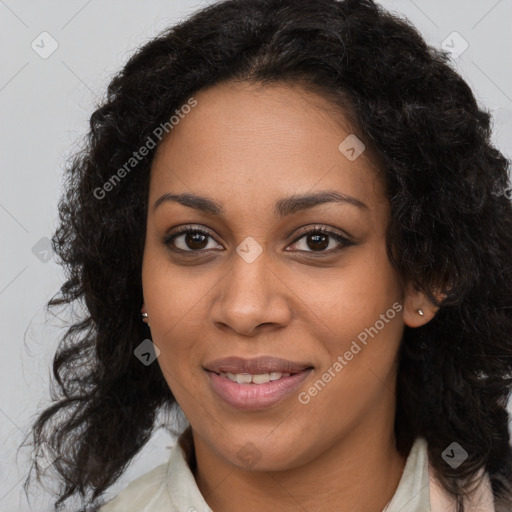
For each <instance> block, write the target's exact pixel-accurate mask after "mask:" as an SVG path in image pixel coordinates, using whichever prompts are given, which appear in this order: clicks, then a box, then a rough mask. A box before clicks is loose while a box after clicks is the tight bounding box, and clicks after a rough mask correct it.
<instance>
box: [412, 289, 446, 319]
mask: <svg viewBox="0 0 512 512" xmlns="http://www.w3.org/2000/svg"><path fill="white" fill-rule="evenodd" d="M443 297H446V295H445V294H442V293H439V294H438V295H436V298H437V299H441V298H443ZM438 309H439V306H436V305H435V304H433V303H432V301H431V300H430V299H429V298H428V297H427V295H426V294H425V293H424V292H422V291H421V290H420V289H418V288H417V287H416V286H414V284H412V283H408V284H407V285H406V289H405V296H404V314H403V319H404V323H405V325H407V326H408V327H421V326H422V325H425V324H427V323H428V322H430V320H432V318H434V316H435V314H436V313H437V311H438ZM421 312H422V313H423V315H422V314H421Z"/></svg>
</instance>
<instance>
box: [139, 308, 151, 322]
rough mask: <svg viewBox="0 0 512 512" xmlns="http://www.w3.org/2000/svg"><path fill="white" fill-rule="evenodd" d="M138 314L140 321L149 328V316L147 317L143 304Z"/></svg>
mask: <svg viewBox="0 0 512 512" xmlns="http://www.w3.org/2000/svg"><path fill="white" fill-rule="evenodd" d="M140 313H141V315H142V321H143V322H144V323H145V324H148V327H151V326H150V325H149V316H148V314H147V312H146V306H145V304H142V307H141V309H140Z"/></svg>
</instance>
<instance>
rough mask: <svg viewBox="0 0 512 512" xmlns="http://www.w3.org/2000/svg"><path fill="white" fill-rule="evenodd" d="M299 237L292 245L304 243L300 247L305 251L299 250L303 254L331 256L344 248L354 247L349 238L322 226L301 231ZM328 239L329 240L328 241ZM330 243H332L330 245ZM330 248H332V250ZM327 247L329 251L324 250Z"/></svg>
mask: <svg viewBox="0 0 512 512" xmlns="http://www.w3.org/2000/svg"><path fill="white" fill-rule="evenodd" d="M300 235H301V236H299V238H297V239H296V240H295V242H294V243H293V245H295V244H297V242H299V241H301V240H303V241H304V243H303V244H302V247H305V249H299V250H301V251H303V252H316V253H324V254H332V253H335V252H338V251H340V250H342V249H343V248H345V247H348V246H350V245H354V242H352V241H351V240H349V238H347V237H346V236H344V235H342V234H340V233H338V232H336V231H333V230H331V229H327V228H325V227H324V226H315V227H314V228H312V229H309V230H306V231H303V232H302V233H300ZM329 238H330V239H331V240H329ZM331 242H334V243H333V244H331ZM336 244H337V246H336ZM299 245H300V244H299ZM332 246H334V248H333V247H332ZM328 247H330V249H329V250H325V249H327V248H328ZM308 249H310V250H308Z"/></svg>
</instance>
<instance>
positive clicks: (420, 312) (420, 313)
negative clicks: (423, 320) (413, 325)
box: [416, 309, 424, 316]
mask: <svg viewBox="0 0 512 512" xmlns="http://www.w3.org/2000/svg"><path fill="white" fill-rule="evenodd" d="M416 311H417V312H418V315H420V316H423V315H424V313H423V310H421V309H417V310H416Z"/></svg>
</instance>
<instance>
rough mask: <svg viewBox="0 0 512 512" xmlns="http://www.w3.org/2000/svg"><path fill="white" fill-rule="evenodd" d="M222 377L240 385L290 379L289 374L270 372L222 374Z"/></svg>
mask: <svg viewBox="0 0 512 512" xmlns="http://www.w3.org/2000/svg"><path fill="white" fill-rule="evenodd" d="M220 375H221V376H222V377H225V378H227V379H229V380H232V381H233V382H238V384H251V383H252V384H266V383H267V382H270V381H274V380H279V379H282V378H283V377H289V376H290V374H289V373H281V372H270V373H260V374H258V375H251V374H250V373H227V372H221V373H220Z"/></svg>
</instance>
